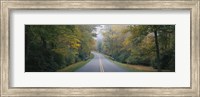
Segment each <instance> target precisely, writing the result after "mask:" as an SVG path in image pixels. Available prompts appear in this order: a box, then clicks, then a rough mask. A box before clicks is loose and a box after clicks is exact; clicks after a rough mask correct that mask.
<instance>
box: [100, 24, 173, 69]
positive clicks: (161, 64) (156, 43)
mask: <svg viewBox="0 0 200 97" xmlns="http://www.w3.org/2000/svg"><path fill="white" fill-rule="evenodd" d="M108 28H109V29H107V30H104V31H103V36H104V39H103V41H102V42H99V45H98V50H99V51H100V52H102V53H104V54H106V55H109V56H111V57H112V59H114V60H116V61H118V62H121V63H126V64H130V65H131V64H134V65H144V66H152V67H153V68H155V69H157V70H158V71H161V70H162V69H164V70H170V71H175V25H110V26H109V27H108Z"/></svg>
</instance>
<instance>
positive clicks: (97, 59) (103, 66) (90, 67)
mask: <svg viewBox="0 0 200 97" xmlns="http://www.w3.org/2000/svg"><path fill="white" fill-rule="evenodd" d="M92 53H93V54H94V58H93V59H92V60H91V61H90V62H88V63H87V64H86V65H84V66H83V67H81V68H80V69H78V70H76V72H128V70H126V69H123V68H121V67H119V66H118V65H116V64H114V63H113V62H111V61H110V60H109V59H107V58H105V57H104V56H103V55H102V54H100V53H97V52H92Z"/></svg>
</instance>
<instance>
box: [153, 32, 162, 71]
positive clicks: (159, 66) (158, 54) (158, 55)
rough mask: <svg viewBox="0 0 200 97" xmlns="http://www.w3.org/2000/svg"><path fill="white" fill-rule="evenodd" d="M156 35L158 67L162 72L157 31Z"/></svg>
mask: <svg viewBox="0 0 200 97" xmlns="http://www.w3.org/2000/svg"><path fill="white" fill-rule="evenodd" d="M154 35H155V44H156V56H157V60H156V61H157V68H158V72H161V64H160V50H159V44H158V37H157V31H154Z"/></svg>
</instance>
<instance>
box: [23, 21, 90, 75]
mask: <svg viewBox="0 0 200 97" xmlns="http://www.w3.org/2000/svg"><path fill="white" fill-rule="evenodd" d="M91 31H92V26H89V25H26V26H25V64H26V65H25V68H26V69H25V70H26V72H30V71H34V72H37V71H56V70H57V69H60V68H62V67H65V66H67V65H70V64H73V63H75V62H78V61H81V60H84V59H85V57H88V56H89V55H90V51H91V47H90V46H92V45H91V43H92V41H93V39H92V35H91Z"/></svg>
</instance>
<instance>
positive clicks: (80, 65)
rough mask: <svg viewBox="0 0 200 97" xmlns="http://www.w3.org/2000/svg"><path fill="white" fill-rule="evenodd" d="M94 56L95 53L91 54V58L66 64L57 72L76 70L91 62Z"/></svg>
mask: <svg viewBox="0 0 200 97" xmlns="http://www.w3.org/2000/svg"><path fill="white" fill-rule="evenodd" d="M92 58H94V55H93V54H91V56H90V58H89V59H88V60H86V61H80V62H77V63H74V64H71V65H69V66H66V67H64V68H62V69H59V70H57V72H74V71H76V70H77V69H79V68H81V67H83V66H84V65H85V64H87V63H88V62H90V60H91V59H92Z"/></svg>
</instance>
